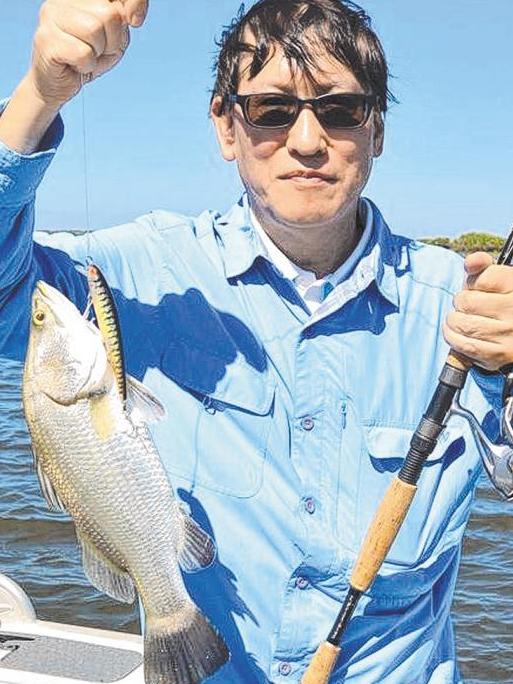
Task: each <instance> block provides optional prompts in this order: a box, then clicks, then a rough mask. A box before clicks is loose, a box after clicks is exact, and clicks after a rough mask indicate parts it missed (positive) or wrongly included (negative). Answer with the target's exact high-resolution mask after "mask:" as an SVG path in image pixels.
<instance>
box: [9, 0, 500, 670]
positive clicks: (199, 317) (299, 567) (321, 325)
mask: <svg viewBox="0 0 513 684" xmlns="http://www.w3.org/2000/svg"><path fill="white" fill-rule="evenodd" d="M147 9H148V8H147V4H146V2H145V1H144V0H125V1H124V2H112V3H109V2H107V0H47V2H45V3H44V5H43V7H42V11H41V21H40V26H39V28H38V31H37V33H36V36H35V41H34V56H33V62H32V66H31V68H30V70H29V72H28V74H27V76H26V77H25V78H24V80H23V81H22V83H21V84H20V85H19V87H18V89H17V90H16V91H15V93H14V94H13V96H12V98H11V100H10V102H9V104H7V106H6V108H5V110H4V112H3V115H2V117H1V118H0V140H2V141H3V146H2V147H1V150H0V151H1V156H0V174H1V175H0V189H1V191H2V198H1V200H0V217H1V226H2V229H1V230H2V232H1V239H2V243H1V247H0V249H1V251H0V253H1V261H0V304H1V306H2V314H1V330H2V337H1V349H0V352H1V353H3V354H4V355H5V354H8V355H10V356H13V357H15V358H20V359H22V358H23V355H24V350H25V346H26V339H27V330H28V319H29V316H28V306H29V300H30V295H31V292H32V289H33V286H34V283H35V281H36V279H38V278H43V279H44V280H46V281H48V282H50V283H53V284H57V286H58V287H59V288H60V289H61V290H62V291H63V292H64V293H65V294H67V295H68V296H69V297H70V298H71V299H73V300H74V301H75V302H77V304H78V305H79V306H81V307H83V306H84V305H85V300H86V285H85V283H84V279H83V278H82V277H81V276H80V275H79V274H78V272H77V270H76V268H75V262H77V261H78V262H83V261H84V260H85V259H86V256H87V255H88V252H89V253H90V254H91V256H92V257H93V259H94V261H95V262H97V263H98V264H99V265H100V267H101V268H102V269H103V271H104V272H105V274H106V276H107V279H108V281H109V282H110V284H111V286H112V287H113V288H114V292H115V295H116V300H117V304H118V307H119V313H120V318H121V324H122V329H123V333H124V337H125V346H126V348H127V350H128V366H129V370H130V372H132V373H133V374H135V375H137V376H138V377H139V378H144V382H145V383H146V384H147V385H148V386H149V387H150V388H151V389H152V390H154V391H155V393H156V394H157V395H158V396H159V398H160V399H161V400H162V401H163V402H164V403H165V404H166V406H167V407H168V412H169V419H168V420H167V421H165V422H164V423H162V424H159V425H157V426H156V427H155V430H154V436H155V439H156V442H157V445H158V447H159V450H160V452H161V455H162V459H163V461H164V463H165V465H166V468H167V470H168V472H169V475H170V479H171V481H172V482H173V484H174V485H175V487H176V488H178V490H179V493H180V495H181V497H182V498H183V499H184V500H185V501H186V502H187V503H189V505H190V506H191V509H192V513H193V515H195V517H196V518H197V519H198V522H200V523H202V524H203V525H204V526H206V527H208V529H210V531H211V532H212V534H213V536H214V537H215V539H216V542H217V546H218V559H217V561H216V563H215V564H214V566H213V567H212V568H211V569H209V570H207V571H205V572H202V573H200V574H198V575H197V576H188V577H186V581H187V584H188V587H189V589H190V590H191V592H192V594H193V596H194V598H195V600H196V601H197V602H198V604H199V605H200V607H201V608H202V609H203V610H204V612H205V613H206V614H207V615H208V616H209V618H210V619H211V620H212V622H213V623H214V624H216V625H217V626H218V628H219V629H220V631H221V632H222V634H223V636H224V637H225V639H226V641H227V643H228V646H229V648H230V650H231V653H232V658H231V661H230V663H229V664H228V665H227V666H226V667H225V668H223V669H222V671H220V672H219V673H218V674H216V675H215V676H214V677H213V678H212V680H211V681H212V682H229V683H230V684H252V683H256V682H267V681H269V680H271V681H273V682H287V681H295V682H297V681H299V680H300V678H301V675H302V673H303V672H304V670H305V668H306V666H307V664H308V662H309V660H310V658H311V656H312V654H313V652H314V650H315V648H316V647H317V645H318V644H319V643H320V642H321V641H322V640H323V639H324V638H325V637H326V635H327V633H328V631H329V628H330V626H331V624H332V622H333V620H334V618H335V616H336V614H337V612H338V610H339V608H340V603H341V601H342V600H343V597H344V595H345V592H346V590H347V586H348V577H349V574H350V572H351V567H352V564H353V562H354V560H355V557H356V554H357V552H358V549H359V547H360V545H361V542H362V539H363V536H364V534H365V531H366V529H367V527H368V524H369V522H370V521H371V519H372V516H373V513H374V511H375V509H376V507H377V504H378V502H379V500H380V498H381V496H382V495H383V493H384V492H385V490H386V488H387V486H388V484H389V482H390V481H391V479H392V478H393V477H394V473H395V472H396V471H397V470H398V469H399V468H400V465H401V460H402V458H403V457H404V455H405V454H406V452H407V448H408V443H409V440H410V437H411V434H412V430H413V429H414V427H415V426H416V424H417V423H418V421H419V418H420V416H421V414H422V412H423V411H424V409H425V408H426V406H427V402H428V401H429V398H430V396H431V393H432V391H433V389H434V387H435V384H436V380H437V375H438V372H439V370H440V369H441V367H442V365H443V362H444V360H445V357H446V355H447V351H448V346H447V344H446V343H444V341H443V340H442V338H441V335H440V329H441V327H442V325H443V327H444V334H445V339H446V341H447V343H448V344H450V345H451V346H452V347H453V348H454V349H455V350H457V351H459V352H461V353H464V354H467V355H468V356H469V357H470V358H471V359H473V360H474V361H475V362H476V363H477V364H478V365H479V366H480V367H481V368H482V369H486V370H487V371H497V369H499V368H500V367H501V366H502V365H504V364H505V363H507V362H511V361H512V360H513V343H512V341H513V295H512V294H511V293H512V291H513V277H512V275H511V273H510V272H509V270H508V269H507V268H506V267H498V266H492V265H490V263H491V262H490V260H489V259H488V258H487V257H486V255H483V254H476V255H473V256H472V257H469V258H468V259H467V262H466V270H467V273H468V274H469V279H468V282H467V286H466V289H464V290H463V291H460V292H458V291H459V290H460V288H461V284H462V282H463V268H462V263H461V261H460V260H459V258H458V257H456V256H455V255H452V254H450V253H448V252H445V251H442V250H439V249H435V248H431V247H426V246H422V245H420V244H418V243H415V242H413V241H411V240H409V239H407V238H403V237H400V236H397V235H394V234H393V233H391V231H390V230H389V229H388V227H387V226H386V224H385V222H384V220H383V218H382V217H381V215H380V213H379V211H378V209H377V208H376V207H375V206H374V205H373V204H372V203H371V202H370V201H368V200H364V199H362V198H361V193H362V191H363V188H364V186H365V184H366V182H367V179H368V176H369V173H370V170H371V166H372V161H373V159H374V157H377V156H379V154H380V153H381V150H382V145H383V136H384V123H383V115H384V113H385V111H386V108H387V97H388V88H387V67H386V62H385V59H384V56H383V52H382V49H381V46H380V43H379V41H378V39H377V37H376V36H375V34H374V33H373V32H372V30H371V28H370V24H369V20H368V18H367V17H366V15H365V14H364V12H363V11H361V10H360V9H359V8H357V7H356V6H353V5H350V4H349V3H345V2H342V0H260V2H257V3H256V4H255V5H254V6H253V7H252V8H251V9H250V10H249V12H248V13H247V14H246V16H245V17H241V18H239V20H238V22H236V23H235V24H234V25H233V26H232V27H231V29H230V30H229V31H228V32H227V33H226V34H225V36H224V40H223V45H222V46H221V51H220V55H219V61H218V66H217V80H216V84H215V88H214V94H213V98H212V109H211V113H212V120H213V122H214V125H215V129H216V133H217V137H218V140H219V144H220V148H221V152H222V154H223V156H224V157H225V159H227V160H229V161H236V162H237V164H238V167H239V172H240V175H241V178H242V180H243V182H244V185H245V188H246V193H245V195H244V197H243V198H242V199H241V200H240V202H239V203H238V204H236V205H235V206H234V207H233V208H232V209H231V210H230V211H229V212H228V213H226V214H225V215H223V216H221V215H219V214H217V213H213V212H204V213H203V214H201V215H200V216H198V217H196V218H192V217H184V216H178V215H176V214H171V213H167V212H156V213H152V214H149V215H147V216H145V217H142V218H140V219H138V220H136V221H134V222H133V223H131V224H127V225H125V226H121V227H116V228H112V229H109V230H105V231H99V232H96V233H94V235H93V236H92V237H91V239H90V244H89V243H88V240H86V239H85V238H76V237H73V236H70V235H66V234H61V235H56V236H51V237H48V236H42V235H40V236H37V241H36V242H35V243H33V242H32V237H31V233H32V226H33V206H34V194H35V190H36V188H37V185H38V184H39V182H40V180H41V178H42V176H43V174H44V171H45V169H46V167H47V166H48V164H49V163H50V161H51V159H52V157H53V156H54V153H55V148H56V147H57V145H58V143H59V141H60V138H61V134H62V125H61V122H60V119H58V118H57V119H56V116H57V114H58V111H59V110H60V108H61V106H62V104H63V103H64V102H66V101H68V100H69V99H70V98H72V97H73V96H74V95H76V94H77V92H78V91H79V90H80V86H81V83H82V82H83V81H88V80H90V79H91V78H96V77H98V76H100V75H101V74H102V73H103V72H105V71H106V70H107V69H109V68H111V67H112V66H114V65H115V64H116V63H117V62H118V61H119V60H120V58H121V57H122V55H123V53H124V52H125V50H126V48H127V46H128V42H129V39H128V27H130V26H132V27H135V26H140V25H141V24H142V23H143V20H144V16H145V14H146V11H147ZM455 293H457V294H456V295H455V296H454V300H453V295H454V294H455ZM453 302H454V307H455V309H454V310H452V306H453ZM446 317H447V320H446V322H445V323H444V319H445V318H446ZM501 387H502V380H501V377H500V375H499V374H497V373H482V372H481V371H479V370H477V369H476V370H475V371H473V374H472V377H471V378H470V379H469V381H468V383H467V387H466V388H465V392H464V397H463V401H464V403H465V405H467V406H470V407H471V408H472V410H473V411H474V412H475V413H476V414H477V415H478V417H479V418H480V419H483V418H484V417H485V416H486V417H487V418H488V419H490V416H491V410H490V409H491V406H493V405H495V407H497V406H498V403H499V401H500V389H501ZM479 472H480V468H479V457H478V455H477V453H476V450H475V448H474V445H473V442H472V438H471V436H470V433H469V432H468V430H467V429H466V427H465V426H464V425H462V424H461V423H459V422H457V421H451V422H450V423H449V425H448V427H447V429H446V431H445V432H444V435H443V437H442V438H441V440H440V442H439V445H438V447H437V449H436V450H435V451H434V453H433V455H432V456H431V457H430V458H429V460H428V463H427V464H426V468H425V472H424V473H423V475H422V478H421V481H420V486H419V491H418V494H417V496H416V499H415V501H414V504H413V506H412V509H411V511H410V513H409V516H408V518H407V519H406V522H405V524H404V527H403V529H402V530H401V532H400V534H399V536H398V538H397V540H396V542H395V543H394V546H393V547H392V550H391V552H390V554H389V556H388V558H387V561H386V563H385V564H384V566H383V568H382V570H381V572H380V575H379V577H378V578H377V580H376V582H375V583H374V585H373V586H372V588H371V591H370V592H369V593H368V595H365V596H364V597H363V598H362V600H361V602H360V605H359V607H358V610H357V612H356V614H355V616H354V618H353V619H352V621H351V623H350V626H349V628H348V631H347V632H346V634H345V636H344V644H343V650H342V655H341V658H340V662H339V663H338V666H337V669H336V671H335V672H334V674H333V677H332V680H331V681H333V682H351V683H354V684H356V683H358V684H363V683H365V684H369V683H371V682H376V683H377V682H380V683H381V684H399V683H405V684H408V683H411V682H421V683H428V682H429V683H430V684H442V683H446V682H457V681H459V674H458V668H457V664H456V659H455V648H454V641H453V632H452V627H451V622H450V603H451V600H452V593H453V589H454V583H455V580H456V575H457V569H458V562H459V556H460V544H461V538H462V534H463V530H464V527H465V524H466V522H467V519H468V515H469V508H470V504H471V500H472V495H473V488H474V485H475V482H476V479H477V477H478V475H479Z"/></svg>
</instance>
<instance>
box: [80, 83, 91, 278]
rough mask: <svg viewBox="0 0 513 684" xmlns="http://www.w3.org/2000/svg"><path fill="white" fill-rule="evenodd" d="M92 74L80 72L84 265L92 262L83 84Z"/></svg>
mask: <svg viewBox="0 0 513 684" xmlns="http://www.w3.org/2000/svg"><path fill="white" fill-rule="evenodd" d="M91 76H92V74H81V75H80V82H81V90H82V92H81V101H82V157H83V164H84V205H85V206H84V208H85V220H86V231H87V232H86V266H89V264H91V263H92V261H93V259H92V257H91V220H90V213H89V169H88V158H87V117H86V96H85V86H86V84H87V83H89V82H90V80H91Z"/></svg>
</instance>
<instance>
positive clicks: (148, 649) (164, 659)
mask: <svg viewBox="0 0 513 684" xmlns="http://www.w3.org/2000/svg"><path fill="white" fill-rule="evenodd" d="M229 657H230V654H229V651H228V648H227V647H226V644H225V643H224V641H223V639H222V638H221V637H220V636H219V634H218V633H217V632H216V631H215V629H214V627H212V625H211V624H210V623H209V622H208V620H207V619H206V617H205V616H204V615H203V614H202V613H201V612H200V611H199V610H198V609H197V608H196V607H195V606H191V605H190V604H188V605H187V607H186V608H185V609H184V610H183V611H182V612H181V613H175V614H174V615H173V616H171V617H170V618H162V617H158V618H155V617H153V618H152V617H150V616H147V622H146V630H145V635H144V681H145V682H146V684H198V682H202V681H203V680H204V679H206V678H207V677H210V676H211V675H212V674H213V673H214V672H216V670H218V669H219V668H220V667H222V665H224V664H225V663H226V662H227V660H228V659H229Z"/></svg>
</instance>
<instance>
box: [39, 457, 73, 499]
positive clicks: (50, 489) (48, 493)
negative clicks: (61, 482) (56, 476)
mask: <svg viewBox="0 0 513 684" xmlns="http://www.w3.org/2000/svg"><path fill="white" fill-rule="evenodd" d="M34 465H35V467H36V472H37V477H38V480H39V486H40V487H41V493H42V495H43V496H44V498H45V499H46V503H47V504H48V508H49V509H50V510H51V511H62V512H66V506H65V505H64V504H63V502H62V499H61V497H60V496H59V494H58V493H57V491H56V489H55V487H54V486H53V484H52V481H51V480H50V478H49V477H48V475H47V474H46V473H45V471H44V470H43V467H42V465H41V461H40V460H39V459H38V457H37V454H36V453H35V452H34Z"/></svg>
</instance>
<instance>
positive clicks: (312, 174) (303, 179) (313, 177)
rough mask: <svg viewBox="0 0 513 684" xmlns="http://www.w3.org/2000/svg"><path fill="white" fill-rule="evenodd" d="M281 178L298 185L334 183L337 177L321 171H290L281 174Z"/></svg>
mask: <svg viewBox="0 0 513 684" xmlns="http://www.w3.org/2000/svg"><path fill="white" fill-rule="evenodd" d="M280 179H281V180H290V181H294V182H295V183H297V184H298V185H322V184H324V183H334V182H335V181H336V178H335V177H334V176H331V175H329V174H327V173H322V172H320V171H299V170H298V171H290V172H289V173H285V174H283V175H282V176H280Z"/></svg>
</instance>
